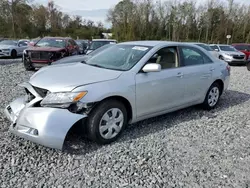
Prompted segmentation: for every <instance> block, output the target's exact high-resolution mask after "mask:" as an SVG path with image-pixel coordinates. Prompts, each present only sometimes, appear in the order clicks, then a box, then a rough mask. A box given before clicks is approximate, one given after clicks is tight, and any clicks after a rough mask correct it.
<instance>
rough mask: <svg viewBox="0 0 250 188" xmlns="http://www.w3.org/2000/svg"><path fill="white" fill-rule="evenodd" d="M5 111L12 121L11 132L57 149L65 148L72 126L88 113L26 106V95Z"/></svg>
mask: <svg viewBox="0 0 250 188" xmlns="http://www.w3.org/2000/svg"><path fill="white" fill-rule="evenodd" d="M4 112H5V115H6V116H7V118H8V119H9V120H10V121H11V122H12V124H11V126H10V128H9V130H10V132H11V133H13V134H15V135H17V136H19V137H22V138H24V139H27V140H30V141H32V142H35V143H37V144H41V145H44V146H46V147H50V148H55V149H63V144H64V140H65V137H66V135H67V133H68V131H69V130H70V128H71V127H72V126H73V125H74V124H75V123H76V122H78V121H79V120H81V119H83V118H87V115H80V114H74V113H71V112H70V111H68V110H67V109H58V108H45V107H26V106H25V102H24V97H21V98H18V99H16V100H15V101H13V102H12V103H10V105H8V106H7V107H6V108H5V110H4Z"/></svg>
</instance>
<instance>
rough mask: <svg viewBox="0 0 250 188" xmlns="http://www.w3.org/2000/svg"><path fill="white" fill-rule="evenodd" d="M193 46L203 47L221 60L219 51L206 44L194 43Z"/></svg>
mask: <svg viewBox="0 0 250 188" xmlns="http://www.w3.org/2000/svg"><path fill="white" fill-rule="evenodd" d="M192 44H194V45H197V46H200V47H202V48H203V49H205V50H206V51H208V52H209V53H210V54H212V55H213V56H214V57H216V58H219V56H220V54H219V53H218V52H217V51H215V50H213V49H212V48H211V47H210V46H209V45H208V44H205V43H192Z"/></svg>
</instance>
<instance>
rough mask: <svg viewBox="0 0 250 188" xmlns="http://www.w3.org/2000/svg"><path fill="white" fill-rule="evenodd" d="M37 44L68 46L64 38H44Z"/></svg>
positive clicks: (58, 46) (57, 46)
mask: <svg viewBox="0 0 250 188" xmlns="http://www.w3.org/2000/svg"><path fill="white" fill-rule="evenodd" d="M35 46H39V47H56V48H64V47H65V46H66V42H65V40H63V39H55V38H43V39H41V40H40V41H38V42H37V43H36V45H35Z"/></svg>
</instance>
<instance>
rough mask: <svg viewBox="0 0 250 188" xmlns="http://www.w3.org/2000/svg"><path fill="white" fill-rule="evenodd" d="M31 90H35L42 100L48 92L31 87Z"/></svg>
mask: <svg viewBox="0 0 250 188" xmlns="http://www.w3.org/2000/svg"><path fill="white" fill-rule="evenodd" d="M33 88H34V90H35V91H36V92H37V93H38V94H39V95H40V96H41V97H42V98H44V97H45V96H46V95H47V92H48V90H46V89H42V88H39V87H34V86H33Z"/></svg>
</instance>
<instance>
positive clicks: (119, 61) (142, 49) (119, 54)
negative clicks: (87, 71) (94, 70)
mask: <svg viewBox="0 0 250 188" xmlns="http://www.w3.org/2000/svg"><path fill="white" fill-rule="evenodd" d="M150 49H151V47H148V46H135V45H114V46H111V47H109V48H107V49H104V50H102V51H101V52H99V53H98V54H95V55H94V56H93V57H91V58H90V59H88V60H87V61H86V63H87V64H89V65H93V66H99V67H102V68H107V69H113V70H121V71H126V70H129V69H131V68H132V67H133V66H134V65H135V64H136V63H137V62H138V61H139V60H140V59H141V58H142V57H143V56H144V55H145V54H146V53H147V52H148V51H149V50H150Z"/></svg>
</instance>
